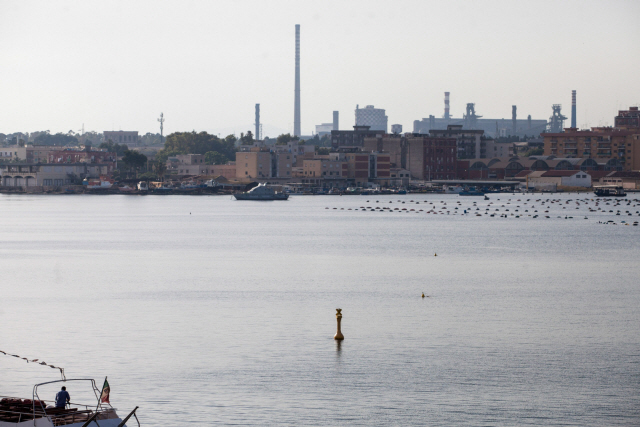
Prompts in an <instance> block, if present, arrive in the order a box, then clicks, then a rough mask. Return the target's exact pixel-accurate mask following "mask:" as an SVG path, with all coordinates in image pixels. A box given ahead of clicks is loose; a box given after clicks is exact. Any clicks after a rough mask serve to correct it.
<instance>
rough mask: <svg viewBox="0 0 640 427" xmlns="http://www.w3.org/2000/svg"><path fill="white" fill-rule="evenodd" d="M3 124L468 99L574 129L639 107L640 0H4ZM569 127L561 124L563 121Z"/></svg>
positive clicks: (319, 113)
mask: <svg viewBox="0 0 640 427" xmlns="http://www.w3.org/2000/svg"><path fill="white" fill-rule="evenodd" d="M0 17H1V18H2V19H1V23H0V52H1V56H0V98H1V100H2V101H1V102H0V132H3V133H10V132H18V131H21V132H33V131H38V130H47V129H48V130H50V131H51V132H52V133H54V132H67V131H68V130H70V129H72V130H74V131H78V130H79V129H80V128H81V127H82V124H83V123H84V126H85V130H95V131H98V132H102V131H105V130H138V131H139V132H141V133H146V132H150V131H151V132H158V131H159V128H158V122H157V120H156V119H157V118H158V116H159V115H160V112H164V115H165V117H166V123H165V134H168V133H171V132H175V131H191V130H196V131H208V132H213V133H222V134H223V136H224V135H225V134H228V133H232V132H236V133H238V134H239V133H240V132H241V131H247V130H252V131H253V127H252V123H253V122H254V106H255V104H256V103H260V104H261V112H262V115H261V121H262V123H263V124H264V132H263V135H264V136H271V137H275V136H277V134H279V133H281V132H291V131H292V130H293V97H294V92H293V91H294V26H295V24H300V25H301V87H302V91H301V92H302V114H301V117H302V131H303V132H302V133H303V134H305V135H307V134H311V133H312V131H314V130H315V125H316V124H320V123H324V122H331V120H332V111H333V110H339V111H340V128H341V129H348V128H350V127H351V126H353V124H354V109H355V106H356V104H359V105H360V106H361V107H363V106H365V105H369V104H373V105H375V106H376V107H378V108H384V109H386V110H387V115H388V116H389V124H390V125H391V124H392V123H399V124H402V125H403V126H404V130H405V131H411V130H412V129H413V120H416V119H421V118H423V117H428V116H429V114H433V115H435V116H436V117H441V116H442V115H443V108H444V102H443V98H444V95H443V93H444V92H445V91H450V92H451V113H452V114H453V115H454V116H455V117H460V116H461V115H462V114H463V112H464V109H465V105H466V103H467V102H475V103H476V112H477V113H478V114H480V115H482V116H484V117H486V118H510V117H511V106H512V105H517V106H518V117H519V118H526V116H527V115H528V114H531V116H532V118H534V119H546V118H548V117H549V116H550V115H551V105H552V104H556V103H558V104H562V106H563V113H564V114H565V115H567V116H570V112H571V90H572V89H575V90H577V91H578V126H580V127H586V126H598V125H612V124H613V116H614V115H615V114H616V111H617V110H618V109H627V108H628V107H629V106H631V105H638V103H639V102H640V78H639V77H638V72H639V71H640V25H639V24H638V22H639V21H638V20H639V18H640V1H638V0H607V1H590V0H580V1H514V0H511V1H442V0H438V1H427V0H417V1H409V0H404V1H402V0H394V1H376V0H351V1H349V0H340V1H305V0H298V1H280V0H261V1H253V0H235V1H227V0H215V1H213V0H212V1H187V0H180V1H162V0H134V1H115V0H114V1H94V0H84V1H62V0H56V1H28V0H20V1H9V0H1V1H0ZM566 125H568V123H566Z"/></svg>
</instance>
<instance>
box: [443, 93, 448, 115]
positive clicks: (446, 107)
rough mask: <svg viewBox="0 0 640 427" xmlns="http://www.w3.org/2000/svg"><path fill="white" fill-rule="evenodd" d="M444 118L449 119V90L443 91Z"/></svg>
mask: <svg viewBox="0 0 640 427" xmlns="http://www.w3.org/2000/svg"><path fill="white" fill-rule="evenodd" d="M444 119H445V120H449V92H445V93H444Z"/></svg>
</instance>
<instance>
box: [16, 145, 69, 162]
mask: <svg viewBox="0 0 640 427" xmlns="http://www.w3.org/2000/svg"><path fill="white" fill-rule="evenodd" d="M60 150H63V148H62V147H57V146H53V145H28V146H27V147H26V150H25V151H26V161H27V163H49V154H51V153H52V152H54V151H60Z"/></svg>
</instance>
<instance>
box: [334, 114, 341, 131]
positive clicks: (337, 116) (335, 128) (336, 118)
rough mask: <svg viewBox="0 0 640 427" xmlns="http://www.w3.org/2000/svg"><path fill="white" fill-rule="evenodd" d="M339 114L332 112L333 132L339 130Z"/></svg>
mask: <svg viewBox="0 0 640 427" xmlns="http://www.w3.org/2000/svg"><path fill="white" fill-rule="evenodd" d="M339 119H340V113H339V112H338V111H334V112H333V130H340V122H339Z"/></svg>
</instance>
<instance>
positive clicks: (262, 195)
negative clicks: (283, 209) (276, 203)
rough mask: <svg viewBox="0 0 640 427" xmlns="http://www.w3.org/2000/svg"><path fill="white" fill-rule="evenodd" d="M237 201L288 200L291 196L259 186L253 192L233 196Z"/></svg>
mask: <svg viewBox="0 0 640 427" xmlns="http://www.w3.org/2000/svg"><path fill="white" fill-rule="evenodd" d="M233 196H234V197H235V198H236V200H287V199H288V198H289V195H288V194H286V193H280V192H277V191H275V190H274V189H273V188H271V187H267V186H266V185H264V184H258V186H257V187H253V188H252V189H251V190H249V191H246V192H244V193H236V194H234V195H233Z"/></svg>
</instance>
